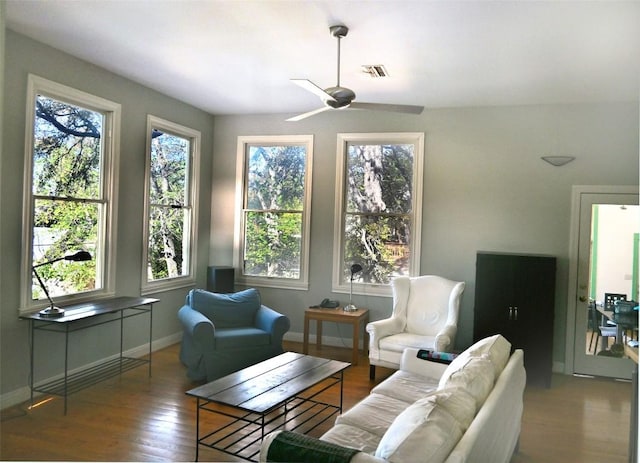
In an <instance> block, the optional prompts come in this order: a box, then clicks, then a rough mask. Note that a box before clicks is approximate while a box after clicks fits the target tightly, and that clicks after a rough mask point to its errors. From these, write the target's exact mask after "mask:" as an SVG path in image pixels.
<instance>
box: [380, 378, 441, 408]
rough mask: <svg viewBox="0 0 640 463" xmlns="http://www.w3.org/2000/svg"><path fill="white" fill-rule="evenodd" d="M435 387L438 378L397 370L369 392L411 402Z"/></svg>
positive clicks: (436, 386)
mask: <svg viewBox="0 0 640 463" xmlns="http://www.w3.org/2000/svg"><path fill="white" fill-rule="evenodd" d="M437 388H438V380H437V379H435V378H429V377H426V376H420V375H416V374H414V373H409V372H408V371H402V370H398V371H396V372H394V373H393V374H392V375H391V376H389V377H388V378H387V379H385V380H384V381H382V382H381V383H380V384H378V385H377V386H376V387H374V388H373V389H372V390H371V392H374V393H376V394H382V395H386V396H389V397H393V398H395V399H400V400H404V401H405V402H408V403H410V404H412V403H414V402H415V401H416V400H418V399H420V398H422V397H424V396H425V395H426V394H428V393H430V392H433V391H435V390H436V389H437Z"/></svg>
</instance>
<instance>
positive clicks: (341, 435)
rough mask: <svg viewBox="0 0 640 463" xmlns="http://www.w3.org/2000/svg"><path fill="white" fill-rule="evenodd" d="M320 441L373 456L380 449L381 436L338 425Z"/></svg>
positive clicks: (354, 427) (345, 425)
mask: <svg viewBox="0 0 640 463" xmlns="http://www.w3.org/2000/svg"><path fill="white" fill-rule="evenodd" d="M320 439H321V440H323V441H327V442H331V443H332V444H338V445H342V446H343V447H351V448H354V449H358V450H360V451H362V452H365V453H368V454H370V455H373V454H374V453H375V451H376V449H377V448H378V444H379V443H380V439H381V436H379V435H377V434H373V433H370V432H369V431H365V430H364V429H361V428H358V427H356V426H351V425H349V424H336V425H335V426H334V427H332V428H331V429H329V430H328V431H327V432H326V433H324V434H323V435H322V437H321V438H320Z"/></svg>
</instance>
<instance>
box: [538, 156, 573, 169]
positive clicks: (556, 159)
mask: <svg viewBox="0 0 640 463" xmlns="http://www.w3.org/2000/svg"><path fill="white" fill-rule="evenodd" d="M540 159H542V160H543V161H547V162H548V163H549V164H551V165H552V166H556V167H560V166H564V165H565V164H569V163H570V162H571V161H573V160H574V159H575V157H574V156H542V157H541V158H540Z"/></svg>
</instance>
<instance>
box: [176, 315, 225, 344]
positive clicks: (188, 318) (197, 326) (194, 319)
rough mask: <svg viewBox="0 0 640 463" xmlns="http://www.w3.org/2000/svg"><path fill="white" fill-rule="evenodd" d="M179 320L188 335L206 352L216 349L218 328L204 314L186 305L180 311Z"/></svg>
mask: <svg viewBox="0 0 640 463" xmlns="http://www.w3.org/2000/svg"><path fill="white" fill-rule="evenodd" d="M178 319H179V320H180V322H181V323H182V327H183V328H184V331H185V333H186V334H188V335H189V336H191V338H192V339H193V341H194V342H195V343H196V344H198V345H199V346H200V347H201V348H202V349H204V350H210V349H214V348H215V340H214V334H215V332H216V328H215V326H214V325H213V322H212V321H211V320H209V319H208V318H207V317H206V316H205V315H204V314H202V313H200V312H198V311H197V310H195V309H193V308H191V307H190V306H188V305H184V306H182V307H181V308H180V310H178Z"/></svg>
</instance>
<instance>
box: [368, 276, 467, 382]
mask: <svg viewBox="0 0 640 463" xmlns="http://www.w3.org/2000/svg"><path fill="white" fill-rule="evenodd" d="M464 286H465V283H464V282H463V281H451V280H447V279H446V278H442V277H439V276H436V275H423V276H419V277H412V278H409V277H397V278H395V279H394V280H393V281H392V282H391V287H392V289H393V312H392V313H391V317H389V318H385V319H383V320H378V321H374V322H371V323H368V324H367V332H368V333H369V365H370V367H369V368H370V369H369V377H370V378H371V379H374V378H375V372H376V365H380V366H383V367H387V368H395V369H398V368H399V367H400V358H401V357H402V351H403V350H404V349H405V348H407V347H412V348H417V349H430V350H435V351H438V352H450V351H451V350H452V349H453V345H454V341H455V337H456V332H457V330H458V312H459V310H460V298H461V297H462V292H463V291H464Z"/></svg>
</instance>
